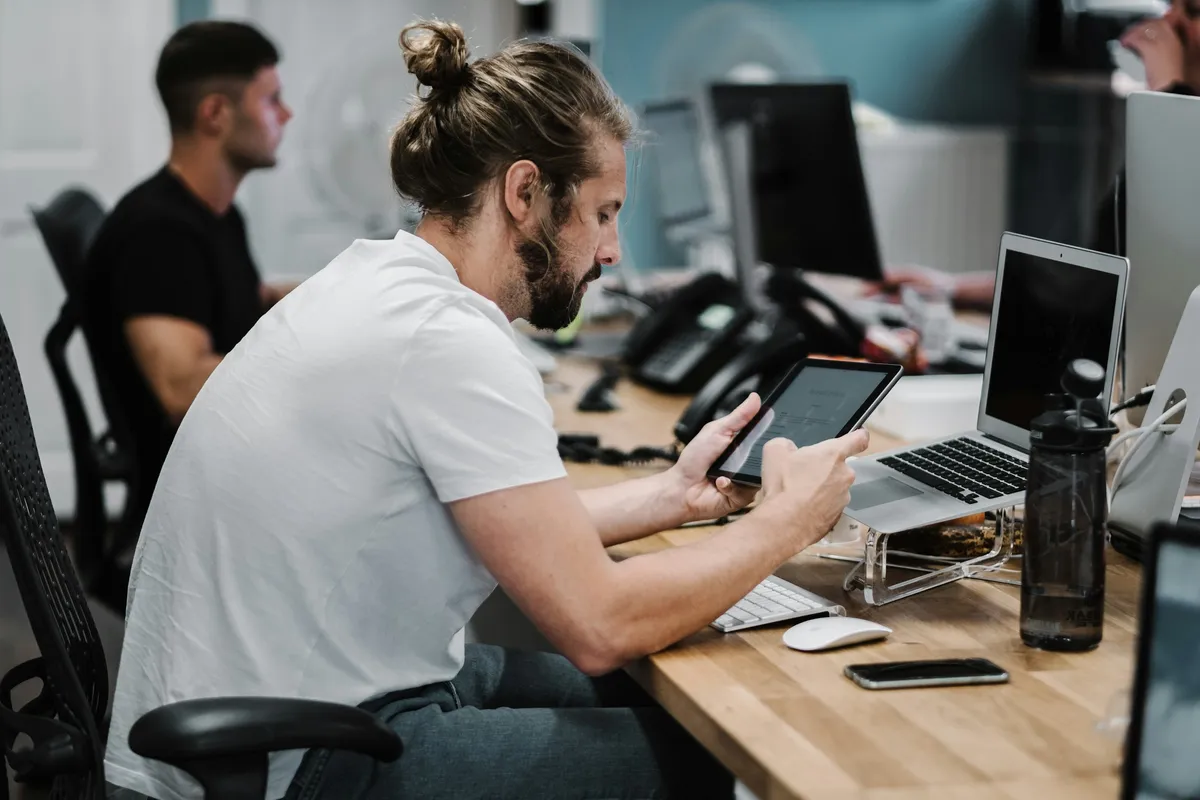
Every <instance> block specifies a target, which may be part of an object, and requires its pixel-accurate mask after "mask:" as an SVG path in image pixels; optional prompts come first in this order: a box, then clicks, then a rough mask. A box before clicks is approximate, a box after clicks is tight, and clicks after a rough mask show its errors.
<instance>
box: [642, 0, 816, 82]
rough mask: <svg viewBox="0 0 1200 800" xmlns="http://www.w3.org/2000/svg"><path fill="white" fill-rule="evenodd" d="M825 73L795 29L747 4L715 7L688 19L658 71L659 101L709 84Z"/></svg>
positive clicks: (810, 76) (778, 17)
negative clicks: (661, 98)
mask: <svg viewBox="0 0 1200 800" xmlns="http://www.w3.org/2000/svg"><path fill="white" fill-rule="evenodd" d="M824 72H825V71H824V69H822V67H821V62H820V60H819V59H818V58H817V54H816V51H815V49H814V48H813V46H812V44H811V43H810V42H809V41H808V39H807V38H806V37H805V36H804V35H803V34H802V33H801V32H800V31H799V30H797V29H796V27H795V26H794V25H791V24H790V23H788V22H787V21H786V20H785V19H783V18H782V17H780V16H779V15H778V14H775V13H773V12H771V11H767V10H765V9H763V8H761V7H759V6H758V5H757V4H751V3H717V4H714V5H709V6H705V7H703V8H701V9H699V10H698V11H696V12H694V13H693V14H691V15H690V16H688V18H687V19H686V20H685V21H684V22H683V24H682V25H680V26H679V27H678V28H677V29H676V31H675V33H674V35H673V36H672V37H671V38H670V40H669V41H668V42H667V44H666V46H665V47H664V48H663V51H662V55H661V56H660V58H659V63H658V69H657V70H656V74H657V76H658V82H659V86H658V90H659V91H658V95H659V96H660V97H698V96H700V95H701V94H702V93H703V92H705V91H706V90H707V88H708V85H709V84H712V83H723V82H740V83H772V82H774V81H789V80H801V79H806V78H807V79H812V78H816V77H819V76H821V75H824Z"/></svg>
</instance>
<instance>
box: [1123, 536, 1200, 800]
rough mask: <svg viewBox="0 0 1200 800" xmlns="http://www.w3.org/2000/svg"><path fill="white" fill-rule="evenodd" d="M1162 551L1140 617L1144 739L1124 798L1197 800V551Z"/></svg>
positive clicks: (1170, 544) (1178, 544)
mask: <svg viewBox="0 0 1200 800" xmlns="http://www.w3.org/2000/svg"><path fill="white" fill-rule="evenodd" d="M1197 535H1200V534H1197ZM1157 552H1158V559H1157V562H1158V563H1157V568H1156V573H1157V575H1156V578H1157V579H1156V580H1155V583H1154V586H1153V587H1152V590H1151V592H1152V593H1151V596H1150V598H1148V602H1149V603H1151V604H1152V608H1151V609H1148V611H1149V613H1145V611H1144V612H1143V616H1142V619H1143V625H1144V628H1143V631H1142V635H1143V636H1149V637H1150V638H1149V641H1148V642H1146V643H1143V645H1142V658H1144V659H1145V661H1144V662H1143V663H1140V664H1139V665H1138V670H1139V671H1140V672H1143V673H1144V674H1142V675H1140V676H1139V679H1140V680H1142V681H1144V684H1142V685H1141V686H1139V692H1140V693H1141V696H1140V697H1137V698H1136V699H1135V701H1134V702H1136V703H1137V704H1138V709H1137V711H1135V712H1134V713H1135V714H1137V715H1138V716H1139V717H1140V719H1139V720H1138V724H1137V725H1135V726H1134V727H1133V728H1132V729H1131V730H1130V735H1131V736H1133V737H1137V739H1139V741H1132V742H1129V750H1130V757H1131V758H1133V759H1135V765H1136V771H1133V774H1132V775H1130V776H1129V778H1130V779H1132V781H1133V783H1134V784H1135V785H1134V786H1129V785H1126V787H1125V796H1126V797H1135V798H1138V800H1168V798H1170V799H1171V800H1175V798H1194V797H1200V759H1197V758H1196V755H1197V754H1198V753H1200V582H1198V581H1197V580H1196V576H1197V575H1200V547H1198V546H1197V545H1196V544H1190V543H1185V542H1184V541H1180V540H1179V539H1165V540H1163V542H1162V544H1161V545H1160V547H1159V548H1158V551H1157ZM1147 628H1148V630H1147ZM1138 734H1140V736H1139V735H1138ZM1128 771H1130V770H1128V769H1127V772H1128Z"/></svg>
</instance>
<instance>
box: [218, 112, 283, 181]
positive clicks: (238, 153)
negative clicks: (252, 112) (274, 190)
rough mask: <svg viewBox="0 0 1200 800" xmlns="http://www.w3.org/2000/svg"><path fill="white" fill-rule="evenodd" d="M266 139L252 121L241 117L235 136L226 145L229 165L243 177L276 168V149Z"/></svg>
mask: <svg viewBox="0 0 1200 800" xmlns="http://www.w3.org/2000/svg"><path fill="white" fill-rule="evenodd" d="M266 138H267V137H266V134H264V133H262V132H261V131H260V130H259V129H258V128H256V127H255V125H254V124H253V122H252V121H251V120H250V119H248V118H247V117H245V116H239V117H238V119H237V121H236V122H235V127H234V130H233V134H232V135H231V136H230V137H229V139H228V141H227V142H226V143H225V158H226V160H227V161H228V162H229V165H230V166H232V167H233V168H234V169H235V170H237V171H238V172H240V173H242V174H243V175H244V174H246V173H248V172H253V171H254V170H256V169H270V168H271V167H274V166H275V163H276V160H275V148H274V147H271V146H270V145H269V144H267V143H266V142H265V141H264V140H265V139H266Z"/></svg>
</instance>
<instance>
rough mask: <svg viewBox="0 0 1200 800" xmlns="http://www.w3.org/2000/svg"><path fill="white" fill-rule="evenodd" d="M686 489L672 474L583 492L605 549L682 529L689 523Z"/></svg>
mask: <svg viewBox="0 0 1200 800" xmlns="http://www.w3.org/2000/svg"><path fill="white" fill-rule="evenodd" d="M683 495H684V493H683V486H682V485H681V484H678V482H677V481H675V480H673V478H672V475H671V473H670V472H661V473H659V474H658V475H651V476H648V477H645V478H637V479H635V480H631V481H624V482H622V483H616V484H613V485H612V486H603V487H601V488H599V489H584V490H582V491H580V492H579V499H580V500H582V501H583V506H584V508H586V509H587V512H588V516H590V517H591V518H592V522H594V523H595V525H596V530H597V531H599V533H600V541H601V542H602V543H603V544H604V546H605V547H611V546H612V545H614V544H621V543H622V542H628V541H631V540H633V539H640V538H642V537H643V536H649V535H650V534H652V533H658V532H659V531H665V530H670V529H671V528H678V527H679V526H680V525H681V524H683V523H684V522H686V521H687V513H686V512H687V509H686V507H685V504H684V499H683Z"/></svg>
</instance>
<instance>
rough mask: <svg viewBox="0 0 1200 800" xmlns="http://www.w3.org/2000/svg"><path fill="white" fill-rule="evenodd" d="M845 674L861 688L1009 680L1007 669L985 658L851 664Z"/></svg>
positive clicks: (911, 686) (904, 687)
mask: <svg viewBox="0 0 1200 800" xmlns="http://www.w3.org/2000/svg"><path fill="white" fill-rule="evenodd" d="M845 673H846V677H847V678H849V679H850V680H852V681H854V682H855V683H857V684H858V685H859V686H861V687H863V688H864V689H911V688H914V687H917V686H964V685H969V684H975V683H1007V682H1008V672H1006V671H1005V670H1004V669H1003V668H1001V667H999V666H997V665H996V664H993V663H992V662H991V661H988V660H987V659H986V658H942V659H934V660H931V661H891V662H883V663H876V664H850V665H849V666H847V667H846V669H845Z"/></svg>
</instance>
